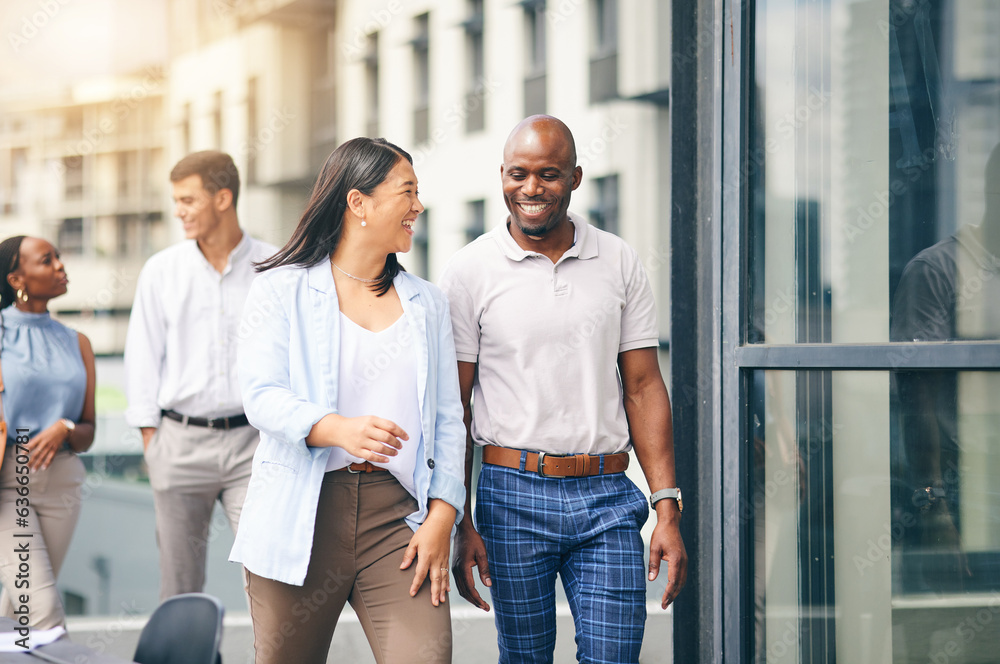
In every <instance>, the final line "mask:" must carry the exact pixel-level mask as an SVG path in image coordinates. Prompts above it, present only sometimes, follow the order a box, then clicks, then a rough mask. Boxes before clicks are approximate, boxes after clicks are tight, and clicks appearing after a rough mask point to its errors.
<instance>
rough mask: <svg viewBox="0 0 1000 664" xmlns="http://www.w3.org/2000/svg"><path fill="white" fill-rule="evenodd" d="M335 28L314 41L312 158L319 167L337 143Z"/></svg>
mask: <svg viewBox="0 0 1000 664" xmlns="http://www.w3.org/2000/svg"><path fill="white" fill-rule="evenodd" d="M333 38H334V37H333V33H332V32H331V30H320V31H319V32H317V33H316V35H315V37H314V39H313V42H314V45H313V72H312V113H311V133H312V135H311V137H310V139H311V140H310V146H309V151H310V162H311V163H312V165H313V169H312V170H313V171H319V169H320V168H321V167H322V165H323V163H324V162H325V161H326V158H327V156H329V154H330V153H331V152H333V150H334V149H335V148H336V147H337V76H336V68H335V67H334V66H333V62H332V59H333V56H332V54H333V50H332V48H331V46H330V42H331V40H332V39H333Z"/></svg>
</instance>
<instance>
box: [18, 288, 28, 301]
mask: <svg viewBox="0 0 1000 664" xmlns="http://www.w3.org/2000/svg"><path fill="white" fill-rule="evenodd" d="M17 299H19V300H20V301H21V302H27V301H28V294H27V293H25V292H24V289H23V288H18V289H17Z"/></svg>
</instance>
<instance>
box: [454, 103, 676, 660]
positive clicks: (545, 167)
mask: <svg viewBox="0 0 1000 664" xmlns="http://www.w3.org/2000/svg"><path fill="white" fill-rule="evenodd" d="M500 174H501V180H502V184H503V194H504V200H505V202H506V204H507V209H508V210H509V211H510V216H509V217H508V218H507V220H506V223H505V224H502V225H500V226H498V227H497V228H495V229H494V230H492V231H490V232H489V233H487V234H485V235H483V236H482V237H480V238H479V239H477V240H476V241H474V242H472V243H471V244H470V245H468V246H466V247H465V248H463V249H462V250H460V251H459V252H458V253H457V254H456V255H455V256H454V257H453V258H452V260H451V261H450V262H449V264H448V267H447V268H446V269H445V274H444V276H443V277H442V281H441V286H442V288H443V289H444V291H445V292H446V293H447V294H448V297H449V300H450V302H451V308H452V322H453V327H454V334H455V346H456V350H457V353H458V360H459V362H458V366H459V380H460V383H461V391H462V400H463V403H464V404H465V407H466V423H467V425H468V426H469V445H470V448H469V459H470V460H471V450H472V448H471V445H472V444H473V443H474V444H476V445H480V446H482V447H483V469H482V472H481V474H480V476H479V487H478V493H477V505H476V522H475V525H473V522H472V518H471V516H470V515H471V510H470V509H466V513H465V518H464V520H463V521H462V523H461V525H460V527H459V530H458V536H457V539H456V544H455V560H454V564H453V571H454V573H455V579H456V585H457V587H458V589H459V592H460V593H461V595H462V596H463V597H464V598H465V599H467V600H468V601H470V602H472V603H473V604H475V605H476V606H479V607H480V608H483V609H485V610H489V608H490V607H489V605H488V604H487V603H486V602H485V601H484V600H483V599H482V598H481V597H480V596H479V593H478V592H477V591H476V589H475V586H474V582H473V576H472V567H474V566H478V568H479V574H480V577H481V579H482V580H483V582H484V583H485V584H486V585H488V586H490V593H491V596H492V599H493V604H494V606H495V609H496V624H497V632H498V642H499V643H498V645H499V649H500V661H501V662H551V661H552V657H553V648H554V646H555V579H556V576H557V575H559V576H561V578H562V583H563V586H564V588H565V590H566V596H567V599H568V600H569V603H570V608H571V609H572V611H573V617H574V621H575V623H576V632H577V634H576V638H577V648H578V652H577V654H578V657H579V658H580V659H581V661H601V662H622V663H625V662H636V661H638V656H639V649H640V646H641V644H642V635H643V628H644V626H645V618H646V609H645V593H646V588H645V582H646V575H645V574H644V572H645V565H644V562H643V554H644V546H643V542H642V538H641V536H640V534H639V530H640V528H641V527H642V525H643V523H644V522H645V521H646V519H647V517H648V514H649V509H648V507H647V502H646V498H645V496H643V495H642V493H641V492H640V491H639V489H638V488H637V487H636V486H635V484H634V483H632V481H631V480H629V479H628V477H626V475H625V473H624V471H625V469H626V467H627V466H628V451H629V450H630V449H632V448H634V449H635V452H636V456H637V458H638V460H639V464H640V466H641V467H642V470H643V473H644V474H645V476H646V480H647V482H648V483H649V487H650V489H651V491H652V492H653V494H652V496H651V502H653V503H655V507H654V509H655V511H656V515H657V525H656V527H655V529H654V530H653V534H652V537H651V540H650V546H649V553H650V563H649V573H648V578H649V579H650V580H653V579H655V578H656V577H657V575H658V574H659V570H660V565H661V562H662V561H666V562H667V567H668V569H667V574H668V583H667V587H666V590H665V592H664V595H663V600H662V606H663V607H664V608H666V607H667V605H669V604H670V603H671V602H672V601H673V600H674V598H675V597H676V596H677V593H678V592H679V591H680V589H681V587H682V586H683V585H684V579H685V575H686V565H687V554H686V553H685V550H684V544H683V542H682V540H681V536H680V531H679V528H678V526H679V522H680V508H681V501H680V493H679V491H678V489H677V488H676V484H675V474H674V451H673V434H672V428H671V419H670V400H669V397H668V395H667V390H666V386H665V385H664V382H663V378H662V376H661V375H660V369H659V364H658V362H657V356H656V351H657V345H658V330H657V325H656V311H655V306H654V302H653V296H652V291H651V289H650V286H649V280H648V278H647V276H646V273H645V271H644V270H643V268H642V264H641V263H640V261H639V257H638V255H637V254H636V252H635V250H634V249H632V248H631V247H629V246H628V245H627V244H625V243H624V242H623V241H622V240H621V239H620V238H618V237H616V236H614V235H612V234H610V233H605V232H603V231H600V230H598V229H596V228H594V227H592V226H589V225H587V223H586V222H585V221H583V220H582V219H580V218H579V217H577V216H575V215H572V214H570V213H569V203H570V196H571V194H572V192H573V190H575V189H576V188H577V187H578V186H579V185H580V181H581V178H582V177H583V171H582V169H581V168H580V167H579V166H578V165H577V164H576V147H575V145H574V141H573V136H572V134H571V133H570V131H569V129H568V128H567V127H566V125H565V124H563V123H562V122H561V121H559V120H557V119H556V118H553V117H550V116H532V117H530V118H527V119H526V120H524V121H522V122H521V123H520V124H519V125H518V126H517V127H515V128H514V130H513V132H512V133H511V135H510V137H509V138H508V139H507V143H506V145H505V146H504V155H503V165H502V166H501V168H500ZM473 393H474V394H475V400H474V404H475V406H474V408H473V407H472V395H473ZM467 465H468V466H469V472H470V473H471V464H467ZM477 527H478V531H477Z"/></svg>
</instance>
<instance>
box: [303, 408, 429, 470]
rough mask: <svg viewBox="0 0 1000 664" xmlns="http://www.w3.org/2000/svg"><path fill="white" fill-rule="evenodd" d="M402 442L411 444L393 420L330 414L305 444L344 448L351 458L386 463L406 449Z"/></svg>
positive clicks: (368, 416) (310, 433) (313, 431)
mask: <svg viewBox="0 0 1000 664" xmlns="http://www.w3.org/2000/svg"><path fill="white" fill-rule="evenodd" d="M399 439H403V440H409V439H410V436H409V435H407V433H406V432H405V431H403V429H402V428H401V427H400V426H399V425H398V424H396V423H395V422H393V421H391V420H386V419H383V418H381V417H375V416H374V415H365V416H363V417H343V416H342V415H337V414H335V413H331V414H330V415H327V416H326V417H324V418H323V419H321V420H320V421H319V422H317V423H316V424H314V425H313V428H312V430H311V431H310V432H309V435H308V436H306V443H307V444H309V445H312V446H313V447H342V448H344V450H346V451H347V453H348V454H350V455H352V456H356V457H358V458H361V459H365V460H366V461H373V462H376V463H385V462H387V461H388V460H389V457H391V456H396V455H397V454H398V453H399V452H398V450H399V448H400V447H402V446H403V444H402V443H401V442H400V440H399Z"/></svg>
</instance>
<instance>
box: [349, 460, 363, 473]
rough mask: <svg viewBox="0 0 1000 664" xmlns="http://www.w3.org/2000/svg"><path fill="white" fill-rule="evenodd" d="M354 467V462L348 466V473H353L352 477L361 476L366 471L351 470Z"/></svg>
mask: <svg viewBox="0 0 1000 664" xmlns="http://www.w3.org/2000/svg"><path fill="white" fill-rule="evenodd" d="M362 463H363V462H362ZM353 465H354V462H351V463H349V464H347V472H349V473H351V474H352V475H360V474H361V473H362V472H364V471H361V470H354V469H353V468H351V466H353Z"/></svg>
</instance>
